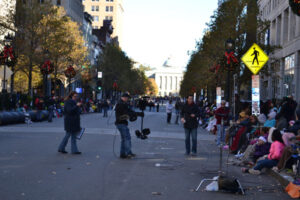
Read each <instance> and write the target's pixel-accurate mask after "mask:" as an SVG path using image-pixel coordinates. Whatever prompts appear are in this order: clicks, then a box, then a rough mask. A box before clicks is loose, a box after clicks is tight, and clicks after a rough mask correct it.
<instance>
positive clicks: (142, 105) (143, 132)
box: [135, 98, 151, 140]
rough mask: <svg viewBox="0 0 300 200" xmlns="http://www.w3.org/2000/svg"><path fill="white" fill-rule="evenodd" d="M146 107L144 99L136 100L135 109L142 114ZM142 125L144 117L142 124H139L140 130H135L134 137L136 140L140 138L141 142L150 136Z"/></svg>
mask: <svg viewBox="0 0 300 200" xmlns="http://www.w3.org/2000/svg"><path fill="white" fill-rule="evenodd" d="M147 106H148V101H147V99H146V98H141V99H139V100H138V104H137V107H138V108H139V109H140V110H141V111H142V113H144V110H146V107H147ZM143 125H144V116H142V124H141V130H136V131H135V135H136V137H137V138H140V139H142V140H146V139H148V135H150V133H151V131H150V129H149V128H145V129H144V128H143Z"/></svg>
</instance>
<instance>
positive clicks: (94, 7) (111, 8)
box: [91, 6, 114, 12]
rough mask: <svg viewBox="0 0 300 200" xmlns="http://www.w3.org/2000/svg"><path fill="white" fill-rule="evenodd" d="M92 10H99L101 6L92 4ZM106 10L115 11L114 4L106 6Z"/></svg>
mask: <svg viewBox="0 0 300 200" xmlns="http://www.w3.org/2000/svg"><path fill="white" fill-rule="evenodd" d="M91 11H99V6H92V7H91ZM105 11H106V12H113V11H114V7H113V6H106V7H105Z"/></svg>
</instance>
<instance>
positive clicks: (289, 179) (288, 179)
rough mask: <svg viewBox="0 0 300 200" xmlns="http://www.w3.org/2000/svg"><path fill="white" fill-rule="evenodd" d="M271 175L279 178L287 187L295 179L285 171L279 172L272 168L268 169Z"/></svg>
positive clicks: (282, 184)
mask: <svg viewBox="0 0 300 200" xmlns="http://www.w3.org/2000/svg"><path fill="white" fill-rule="evenodd" d="M266 172H267V173H268V174H269V175H271V176H272V177H274V178H275V179H276V180H278V181H279V182H280V184H281V186H282V187H284V188H286V187H287V186H288V184H289V183H290V182H293V181H294V178H293V177H291V176H290V175H287V174H284V173H278V172H275V171H274V170H272V169H269V170H267V171H266Z"/></svg>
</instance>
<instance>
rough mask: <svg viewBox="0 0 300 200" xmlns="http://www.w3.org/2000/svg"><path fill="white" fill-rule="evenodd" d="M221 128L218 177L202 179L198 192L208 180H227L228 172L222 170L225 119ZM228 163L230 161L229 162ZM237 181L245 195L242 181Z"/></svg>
mask: <svg viewBox="0 0 300 200" xmlns="http://www.w3.org/2000/svg"><path fill="white" fill-rule="evenodd" d="M220 128H221V132H220V133H221V144H220V145H219V148H220V154H219V170H218V177H217V179H216V178H212V179H207V178H205V179H202V180H201V181H200V183H199V185H198V187H197V188H196V190H195V191H196V192H198V191H199V189H200V187H201V186H202V184H203V183H204V182H207V181H212V182H215V181H217V182H219V181H220V179H221V178H222V179H224V180H226V176H227V173H226V174H225V176H224V173H223V170H222V167H223V147H224V142H223V140H224V135H225V133H224V124H223V121H222V125H221V127H220ZM227 165H228V163H227ZM236 182H237V184H238V186H239V189H240V190H241V192H242V195H244V194H245V192H244V189H243V187H242V185H241V183H240V181H239V180H237V179H236Z"/></svg>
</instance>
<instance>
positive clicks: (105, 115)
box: [102, 99, 109, 117]
mask: <svg viewBox="0 0 300 200" xmlns="http://www.w3.org/2000/svg"><path fill="white" fill-rule="evenodd" d="M102 108H103V117H107V111H108V108H109V105H108V102H107V100H106V99H105V100H104V102H103V104H102Z"/></svg>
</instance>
